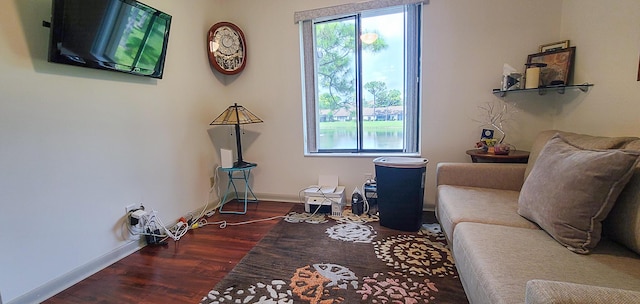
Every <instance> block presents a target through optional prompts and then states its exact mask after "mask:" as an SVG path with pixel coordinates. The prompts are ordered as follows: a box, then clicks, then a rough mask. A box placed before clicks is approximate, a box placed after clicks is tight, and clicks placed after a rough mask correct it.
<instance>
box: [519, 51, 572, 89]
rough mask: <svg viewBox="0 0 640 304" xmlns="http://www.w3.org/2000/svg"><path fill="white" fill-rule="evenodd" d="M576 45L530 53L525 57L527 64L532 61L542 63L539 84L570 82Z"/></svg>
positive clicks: (566, 83)
mask: <svg viewBox="0 0 640 304" xmlns="http://www.w3.org/2000/svg"><path fill="white" fill-rule="evenodd" d="M575 51H576V47H575V46H574V47H569V48H566V49H559V50H555V51H547V52H541V53H536V54H531V55H529V56H528V57H527V66H529V65H531V64H532V63H544V64H546V66H545V67H542V68H541V69H540V85H541V86H543V87H546V86H549V85H568V84H570V83H571V76H572V69H573V58H574V55H575Z"/></svg>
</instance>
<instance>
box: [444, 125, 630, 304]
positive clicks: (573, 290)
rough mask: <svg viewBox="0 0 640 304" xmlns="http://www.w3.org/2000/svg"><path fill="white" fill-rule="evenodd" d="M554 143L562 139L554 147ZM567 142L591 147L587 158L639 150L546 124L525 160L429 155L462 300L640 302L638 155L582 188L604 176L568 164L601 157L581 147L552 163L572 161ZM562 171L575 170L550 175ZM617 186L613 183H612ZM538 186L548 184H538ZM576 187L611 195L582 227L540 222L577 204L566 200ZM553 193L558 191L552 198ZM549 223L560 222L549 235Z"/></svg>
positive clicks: (572, 211)
mask: <svg viewBox="0 0 640 304" xmlns="http://www.w3.org/2000/svg"><path fill="white" fill-rule="evenodd" d="M558 134H560V136H558ZM561 145H563V146H561ZM557 146H561V149H560V150H553V147H557ZM582 148H586V149H585V151H586V152H585V151H582V150H581V149H582ZM562 149H565V150H562ZM567 149H569V150H567ZM571 149H573V150H571ZM595 149H615V150H606V151H600V150H595ZM620 149H624V150H620ZM574 150H577V152H575V154H576V155H581V154H579V153H583V152H584V153H591V154H589V155H596V158H597V157H598V156H597V155H599V154H597V153H607V152H611V153H621V151H622V152H625V153H626V151H627V150H635V151H640V139H639V138H633V137H619V138H609V137H595V136H588V135H581V134H575V133H568V132H559V131H555V130H549V131H544V132H541V133H540V134H539V136H538V137H537V139H536V140H535V142H534V144H533V146H532V148H531V156H530V159H529V163H528V164H488V163H440V164H438V166H437V173H436V174H437V185H438V186H437V202H436V215H437V217H438V221H439V222H440V224H441V226H442V229H443V231H444V233H445V235H446V237H447V240H448V241H449V244H450V246H451V249H452V252H453V256H454V258H455V261H456V266H457V268H458V271H459V273H460V279H461V281H462V285H463V286H464V289H465V292H466V294H467V296H468V298H469V301H470V302H471V303H508V304H512V303H607V304H611V303H640V255H639V254H640V168H639V167H638V162H635V163H633V164H632V165H631V166H630V168H629V169H628V170H629V173H628V174H627V175H625V174H622V173H621V175H624V176H622V177H620V178H619V180H622V182H618V181H615V182H614V185H613V186H611V187H609V188H606V189H609V190H605V191H603V190H599V192H598V193H595V194H594V193H588V192H589V191H591V190H592V189H594V188H593V187H594V186H591V185H589V183H590V181H591V180H599V179H600V181H599V182H606V181H603V180H604V179H602V178H589V179H586V180H584V179H580V177H582V174H575V172H571V170H574V169H575V170H579V169H580V170H582V166H583V165H584V166H587V167H588V165H589V164H596V163H597V162H598V161H601V160H598V159H595V160H594V159H589V158H588V157H591V156H588V157H587V158H585V159H584V160H585V161H581V160H580V161H578V162H577V163H575V164H577V165H575V164H574V165H570V167H567V168H560V167H562V166H560V165H558V164H562V165H564V164H565V163H567V162H571V161H576V158H575V157H574V156H573V155H574V154H572V153H574ZM554 151H560V152H554ZM567 151H569V152H567ZM552 153H556V154H552ZM567 153H568V154H567ZM631 154H632V155H631V157H632V156H633V153H631ZM622 157H629V155H626V154H625V155H623V156H622ZM537 160H538V161H539V163H538V166H535V165H536V161H537ZM552 161H556V163H553V162H552ZM558 161H560V162H561V163H558ZM608 161H609V160H604V163H605V164H606V165H600V166H595V169H594V166H592V167H589V168H586V169H584V171H589V174H593V172H591V171H598V169H597V168H600V167H602V168H604V169H608V168H610V167H611V166H609V163H608ZM616 162H617V161H616ZM543 164H544V165H543ZM544 166H551V167H544ZM558 170H562V171H561V172H558ZM545 174H546V175H545ZM589 174H584V175H585V176H587V175H589ZM596 174H598V173H596ZM562 175H565V179H566V176H567V175H568V176H575V178H569V180H570V181H569V182H570V183H569V185H563V183H564V181H558V178H560V177H558V176H562ZM623 179H626V181H625V180H623ZM627 181H628V182H627ZM571 182H574V184H571ZM541 183H542V184H541ZM545 183H546V184H545ZM576 183H577V184H576ZM617 186H619V188H620V189H619V190H620V191H617V193H616V190H615V189H614V188H615V187H617ZM540 187H547V188H549V189H551V190H549V191H546V190H544V191H541V188H540ZM581 187H582V188H583V189H582V190H581V191H582V192H584V193H578V194H577V195H586V196H585V197H584V198H583V199H586V200H589V199H591V198H594V197H598V198H600V197H604V198H605V199H611V200H612V203H611V204H610V206H609V207H602V206H600V207H598V208H599V209H598V208H596V209H597V210H596V213H597V214H595V216H593V217H591V218H587V220H588V221H589V222H588V227H587V228H586V229H587V233H586V234H584V233H583V232H584V231H573V230H572V229H575V230H580V229H578V228H576V227H579V225H576V226H575V227H574V226H571V225H566V224H562V223H558V222H557V221H556V222H551V223H548V222H547V220H549V219H550V218H556V217H560V218H562V217H563V216H569V217H572V216H573V217H575V216H576V215H578V214H582V213H581V212H582V211H581V210H579V209H580V206H572V205H571V204H575V203H576V201H577V202H578V203H579V199H572V197H571V195H574V194H573V189H574V188H575V189H578V188H581ZM543 189H544V188H543ZM611 189H614V190H611ZM553 191H556V192H553ZM600 193H603V195H602V196H601V195H600ZM618 194H619V195H618ZM557 197H561V199H560V200H558V201H556V198H557ZM541 200H542V201H541ZM547 201H553V202H552V203H551V204H547ZM526 204H528V205H526ZM565 204H568V205H567V206H569V207H567V208H564V209H563V208H562V206H565ZM558 206H560V207H558ZM527 208H530V209H536V208H537V209H539V210H538V211H540V210H542V211H541V212H538V213H537V217H536V215H531V214H532V213H534V214H535V210H534V211H533V212H532V211H531V210H526V209H527ZM558 208H560V209H558ZM520 214H526V215H527V218H525V217H524V216H522V215H520ZM541 215H542V216H541ZM532 219H533V220H532ZM602 219H604V221H602ZM576 220H578V221H581V222H584V221H583V219H580V218H578V219H576ZM600 222H602V224H601V225H599V223H600ZM600 228H601V229H602V230H601V231H602V232H601V233H600ZM555 229H559V230H562V229H565V231H564V232H562V231H561V232H560V233H559V234H561V235H560V236H558V235H557V234H558V232H557V231H556V230H555ZM567 229H569V230H568V231H566V230H567ZM589 229H591V230H589ZM562 233H564V234H565V235H564V237H565V238H563V236H562ZM567 233H568V236H569V239H568V240H567V239H566V236H567ZM576 235H578V236H583V239H582V240H580V242H581V243H578V244H577V245H576V244H571V242H574V241H575V240H574V238H573V237H574V236H576ZM600 236H602V237H601V238H600ZM584 237H586V241H585V239H584ZM577 238H578V239H580V237H577ZM585 244H586V245H585ZM583 245H584V246H583Z"/></svg>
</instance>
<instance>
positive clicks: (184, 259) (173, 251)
mask: <svg viewBox="0 0 640 304" xmlns="http://www.w3.org/2000/svg"><path fill="white" fill-rule="evenodd" d="M293 205H294V204H293V203H280V202H267V201H260V202H259V203H257V204H249V210H248V211H247V214H246V215H234V214H215V215H214V216H212V217H211V218H209V219H207V220H208V221H209V222H214V221H221V220H226V221H228V222H229V223H232V222H241V221H249V220H255V219H262V218H268V217H273V216H278V215H285V214H286V213H287V212H288V211H289V210H290V209H291V208H292V207H293ZM227 206H229V207H230V209H231V208H232V207H233V203H229V204H228V205H226V206H225V210H227ZM279 220H280V219H278V220H271V221H266V222H258V223H252V224H249V225H240V226H227V228H225V229H220V228H219V227H218V226H217V225H208V226H205V227H202V228H198V229H195V230H192V231H189V232H188V233H187V235H185V236H184V237H183V238H182V239H181V240H180V241H178V242H174V241H172V240H169V241H168V242H169V244H168V245H167V246H164V247H162V246H157V247H156V246H147V247H145V248H143V249H141V250H139V251H138V252H136V253H134V254H132V255H130V256H128V257H126V258H124V259H122V260H120V261H118V262H117V263H115V264H113V265H111V266H109V267H107V268H106V269H104V270H102V271H100V272H98V273H96V274H94V275H92V276H91V277H89V278H87V279H85V280H83V281H81V282H80V283H78V284H76V285H74V286H72V287H70V288H68V289H67V290H65V291H63V292H61V293H59V294H57V295H56V296H54V297H52V298H50V299H49V300H47V301H45V302H44V303H50V304H51V303H198V302H200V300H201V299H202V297H203V296H205V295H206V294H207V293H208V292H209V291H210V290H211V289H212V288H213V287H214V286H215V284H216V283H217V282H219V281H220V280H222V278H223V277H224V276H225V275H226V274H227V273H228V272H229V271H231V269H233V267H235V265H236V264H237V263H238V262H239V261H240V260H241V259H242V257H244V256H245V254H246V253H247V252H248V251H249V250H250V249H251V248H252V247H253V246H254V245H255V244H256V243H257V242H258V241H259V240H260V239H262V237H263V236H264V235H265V234H266V233H267V232H268V231H269V230H270V229H271V228H272V227H273V226H274V225H275V224H276V223H277V222H278V221H279Z"/></svg>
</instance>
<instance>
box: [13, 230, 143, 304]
mask: <svg viewBox="0 0 640 304" xmlns="http://www.w3.org/2000/svg"><path fill="white" fill-rule="evenodd" d="M143 240H144V239H141V240H140V241H138V240H136V241H131V242H128V243H126V244H125V245H123V246H121V247H119V248H116V249H115V250H113V251H111V252H109V253H107V254H105V255H103V256H101V257H99V258H97V259H95V260H93V261H91V262H89V263H87V264H84V265H82V266H79V267H78V268H76V269H74V270H72V271H70V272H68V273H66V274H64V275H62V276H60V277H58V278H55V279H53V280H51V281H49V282H47V283H46V284H44V285H42V286H39V287H37V288H35V289H33V290H31V291H29V292H27V293H26V294H24V295H21V296H19V297H17V298H15V299H13V300H11V301H9V302H7V303H6V304H22V303H25V304H27V303H40V302H42V301H44V300H46V299H48V298H50V297H52V296H54V295H56V294H58V293H60V292H61V291H63V290H65V289H67V288H69V287H71V286H73V285H74V284H76V283H78V282H80V281H82V280H84V279H86V278H88V277H89V276H91V275H92V274H94V273H96V272H98V271H100V270H102V269H104V268H106V267H107V266H109V265H111V264H113V263H115V262H117V261H119V260H121V259H123V258H124V257H126V256H128V255H130V254H132V253H134V252H136V251H138V250H140V249H141V248H142V247H144V246H145V242H144V241H143ZM0 304H2V300H1V299H0Z"/></svg>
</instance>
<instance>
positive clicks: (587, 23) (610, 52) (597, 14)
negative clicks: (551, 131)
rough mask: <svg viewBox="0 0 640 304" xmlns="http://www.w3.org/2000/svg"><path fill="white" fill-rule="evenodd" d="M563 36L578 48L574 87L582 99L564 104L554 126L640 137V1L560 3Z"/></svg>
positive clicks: (569, 0)
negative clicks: (586, 86) (587, 85)
mask: <svg viewBox="0 0 640 304" xmlns="http://www.w3.org/2000/svg"><path fill="white" fill-rule="evenodd" d="M563 3H564V4H563V9H562V10H563V19H562V34H561V35H562V36H563V37H566V39H571V43H572V44H574V45H576V46H577V51H576V52H577V56H576V65H575V76H576V77H575V80H576V83H582V82H592V83H594V84H595V86H594V87H593V90H591V92H590V93H589V94H587V95H586V96H584V98H581V99H578V100H576V101H574V102H569V103H566V104H564V105H563V106H562V109H561V111H560V113H559V114H558V116H557V118H556V126H557V128H561V129H565V130H569V131H576V132H586V133H591V134H600V135H610V136H614V135H618V136H621V135H631V136H638V135H640V105H639V103H640V82H638V81H637V76H638V57H639V55H640V52H639V50H640V1H634V0H624V1H620V0H618V1H605V2H603V1H579V0H565V1H564V2H563Z"/></svg>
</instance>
